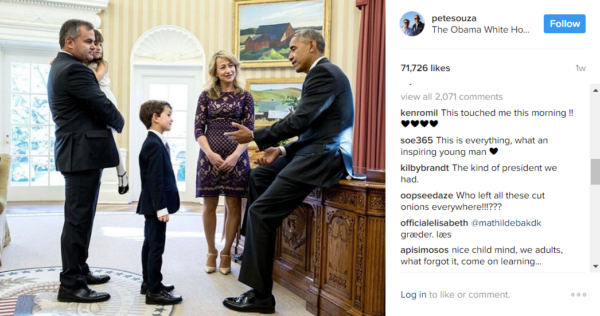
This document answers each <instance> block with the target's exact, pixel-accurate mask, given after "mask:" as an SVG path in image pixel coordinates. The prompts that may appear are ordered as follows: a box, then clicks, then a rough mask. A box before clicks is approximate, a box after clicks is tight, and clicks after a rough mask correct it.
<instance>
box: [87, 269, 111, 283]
mask: <svg viewBox="0 0 600 316" xmlns="http://www.w3.org/2000/svg"><path fill="white" fill-rule="evenodd" d="M85 280H86V281H87V284H88V285H89V284H104V283H106V282H108V280H110V276H109V275H106V274H102V275H94V274H92V271H90V272H88V274H86V275H85Z"/></svg>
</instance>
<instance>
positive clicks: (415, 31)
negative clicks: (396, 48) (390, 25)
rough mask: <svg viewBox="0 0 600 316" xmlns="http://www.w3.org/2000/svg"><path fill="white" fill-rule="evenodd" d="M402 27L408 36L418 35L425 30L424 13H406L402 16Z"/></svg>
mask: <svg viewBox="0 0 600 316" xmlns="http://www.w3.org/2000/svg"><path fill="white" fill-rule="evenodd" d="M400 29H401V30H402V33H404V35H406V36H418V35H419V34H421V33H423V31H424V30H425V23H424V22H423V15H421V14H419V13H418V12H415V11H410V12H406V13H404V15H403V16H402V18H400Z"/></svg>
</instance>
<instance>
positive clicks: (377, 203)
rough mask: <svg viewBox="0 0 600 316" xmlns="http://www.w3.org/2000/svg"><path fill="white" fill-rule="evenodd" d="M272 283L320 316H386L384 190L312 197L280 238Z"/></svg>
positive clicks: (366, 186)
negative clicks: (291, 293) (277, 284)
mask: <svg viewBox="0 0 600 316" xmlns="http://www.w3.org/2000/svg"><path fill="white" fill-rule="evenodd" d="M242 213H243V212H242ZM242 220H243V219H242ZM243 247H244V240H243V237H242V238H241V239H238V240H237V241H236V243H234V248H235V249H233V251H234V252H235V253H240V252H242V251H243ZM273 279H274V280H275V281H276V282H277V283H279V284H281V285H283V286H284V287H286V288H287V289H289V290H290V291H292V292H294V293H295V294H297V295H298V296H300V297H302V298H304V299H305V300H306V309H307V310H308V311H310V312H311V313H313V314H315V315H384V314H385V184H383V183H376V182H365V181H347V180H342V181H340V183H339V184H338V185H337V186H334V187H332V188H324V189H321V188H318V189H316V190H315V191H313V192H312V193H311V194H310V195H309V196H308V197H307V198H306V199H305V200H304V202H303V204H302V205H300V206H299V207H298V208H297V209H296V210H295V211H294V212H293V213H292V214H290V216H288V217H287V218H286V219H285V220H284V221H283V224H282V226H281V228H280V229H279V230H278V232H277V244H276V250H275V262H274V271H273Z"/></svg>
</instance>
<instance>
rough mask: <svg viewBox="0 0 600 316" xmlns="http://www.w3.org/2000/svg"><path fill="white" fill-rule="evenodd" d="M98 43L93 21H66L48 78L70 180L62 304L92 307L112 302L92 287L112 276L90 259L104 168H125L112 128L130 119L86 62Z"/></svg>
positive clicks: (60, 157) (59, 148)
mask: <svg viewBox="0 0 600 316" xmlns="http://www.w3.org/2000/svg"><path fill="white" fill-rule="evenodd" d="M94 41H95V35H94V26H93V25H92V24H91V23H89V22H86V21H81V20H68V21H66V22H65V23H64V24H63V25H62V27H61V29H60V33H59V44H60V46H61V49H62V50H61V51H60V52H59V53H58V55H57V56H56V58H55V59H54V61H53V62H52V67H51V68H50V74H49V76H48V103H49V104H50V111H51V112H52V119H53V120H54V123H56V130H55V134H56V143H55V146H54V156H55V161H56V170H57V171H60V172H61V173H62V175H63V176H64V178H65V222H64V226H63V231H62V235H61V256H62V265H63V268H62V272H61V273H60V288H59V291H58V301H59V302H80V303H91V302H102V301H106V300H108V299H109V298H110V294H108V293H104V292H96V291H94V290H91V289H90V288H89V287H88V284H102V283H106V282H108V280H109V279H110V277H109V276H108V275H94V274H92V272H91V271H90V268H89V266H88V264H87V262H86V261H87V258H88V249H89V245H90V238H91V236H92V226H93V223H94V216H95V214H96V204H97V202H98V193H99V191H100V178H101V176H102V170H103V168H108V167H115V166H117V165H118V164H119V154H118V151H117V150H118V149H117V146H116V145H115V142H114V140H113V138H112V134H111V131H110V130H109V129H107V128H106V126H107V125H108V126H111V127H113V128H114V129H115V130H116V131H117V132H119V133H120V132H121V131H122V130H123V126H124V124H125V121H124V119H123V116H122V115H121V113H119V111H118V110H117V108H116V107H115V106H114V105H113V104H112V103H111V102H110V101H109V100H108V99H107V98H106V95H105V94H104V92H102V90H100V87H99V85H98V80H97V79H96V76H95V75H94V73H93V72H92V70H91V69H90V68H88V67H87V66H86V65H85V64H84V63H87V62H90V61H91V60H92V59H93V58H94V56H93V52H94V49H95V48H96V47H95V45H94Z"/></svg>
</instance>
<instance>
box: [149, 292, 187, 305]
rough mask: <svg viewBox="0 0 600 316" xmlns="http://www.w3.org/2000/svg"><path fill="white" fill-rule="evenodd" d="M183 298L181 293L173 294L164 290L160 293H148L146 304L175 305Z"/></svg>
mask: <svg viewBox="0 0 600 316" xmlns="http://www.w3.org/2000/svg"><path fill="white" fill-rule="evenodd" d="M182 300H183V298H181V296H180V295H173V294H171V293H169V292H167V291H166V290H162V291H160V293H158V294H154V293H150V292H148V293H146V304H148V305H173V304H177V303H179V302H181V301H182Z"/></svg>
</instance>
